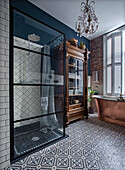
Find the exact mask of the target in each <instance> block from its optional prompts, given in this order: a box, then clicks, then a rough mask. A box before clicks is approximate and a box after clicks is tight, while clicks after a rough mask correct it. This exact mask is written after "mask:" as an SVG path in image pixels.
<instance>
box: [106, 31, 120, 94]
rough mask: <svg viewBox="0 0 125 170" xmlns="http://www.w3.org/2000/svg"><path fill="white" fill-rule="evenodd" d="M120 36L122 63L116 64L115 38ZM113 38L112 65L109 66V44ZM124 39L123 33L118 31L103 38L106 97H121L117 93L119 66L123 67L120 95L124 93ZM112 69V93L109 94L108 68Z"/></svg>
mask: <svg viewBox="0 0 125 170" xmlns="http://www.w3.org/2000/svg"><path fill="white" fill-rule="evenodd" d="M117 36H120V37H121V61H120V62H115V37H117ZM110 38H111V63H110V64H107V43H108V40H109V39H110ZM122 39H123V37H122V31H117V32H114V33H111V34H109V35H107V36H105V37H103V48H104V50H103V52H104V56H103V62H104V65H103V71H104V75H103V76H104V87H103V93H104V94H105V95H108V96H119V93H115V86H114V84H115V82H114V81H115V66H119V65H120V67H121V75H120V76H121V83H120V84H121V89H120V93H122V91H123V90H122V85H123V83H122V71H123V62H122V60H123V57H122V49H123V47H122V46H123V45H122V42H123V40H122ZM108 67H111V93H107V68H108Z"/></svg>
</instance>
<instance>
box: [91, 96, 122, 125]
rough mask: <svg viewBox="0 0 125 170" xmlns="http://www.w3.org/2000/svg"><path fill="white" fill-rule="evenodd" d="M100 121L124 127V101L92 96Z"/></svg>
mask: <svg viewBox="0 0 125 170" xmlns="http://www.w3.org/2000/svg"><path fill="white" fill-rule="evenodd" d="M93 97H94V99H95V103H96V107H97V111H98V118H99V119H100V120H103V121H106V122H110V123H114V124H117V125H120V126H125V101H118V100H117V99H113V98H108V97H104V96H96V95H94V96H93Z"/></svg>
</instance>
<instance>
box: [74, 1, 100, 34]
mask: <svg viewBox="0 0 125 170" xmlns="http://www.w3.org/2000/svg"><path fill="white" fill-rule="evenodd" d="M93 5H95V2H94V1H91V2H90V3H89V0H86V3H85V2H82V3H81V16H78V21H77V22H76V25H75V31H76V32H77V36H78V35H80V37H81V36H82V35H83V34H86V35H87V36H88V35H92V34H93V33H95V32H96V31H97V30H98V25H99V22H98V18H97V16H96V15H95V9H94V6H93Z"/></svg>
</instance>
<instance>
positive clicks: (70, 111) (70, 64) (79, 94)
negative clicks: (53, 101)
mask: <svg viewBox="0 0 125 170" xmlns="http://www.w3.org/2000/svg"><path fill="white" fill-rule="evenodd" d="M88 54H89V53H88V50H87V49H86V50H85V51H84V50H82V49H79V48H78V47H75V46H73V45H70V43H69V42H67V41H66V99H65V100H66V124H67V125H68V124H69V123H70V122H72V121H74V120H77V119H84V116H86V118H88V111H87V74H88V73H87V58H88Z"/></svg>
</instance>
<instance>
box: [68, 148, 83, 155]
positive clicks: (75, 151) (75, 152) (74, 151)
mask: <svg viewBox="0 0 125 170" xmlns="http://www.w3.org/2000/svg"><path fill="white" fill-rule="evenodd" d="M70 152H71V153H70V154H71V156H72V157H80V156H82V151H81V149H80V148H73V149H71V151H70Z"/></svg>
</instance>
